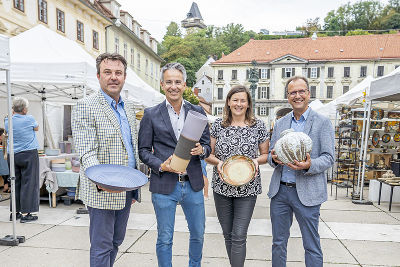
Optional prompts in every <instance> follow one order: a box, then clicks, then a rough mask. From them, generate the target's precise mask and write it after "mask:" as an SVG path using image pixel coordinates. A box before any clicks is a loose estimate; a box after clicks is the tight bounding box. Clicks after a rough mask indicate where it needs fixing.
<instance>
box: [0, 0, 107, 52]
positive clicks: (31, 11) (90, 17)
mask: <svg viewBox="0 0 400 267" xmlns="http://www.w3.org/2000/svg"><path fill="white" fill-rule="evenodd" d="M23 2H24V5H25V6H24V11H23V12H22V11H20V10H18V9H17V8H15V7H14V1H11V0H8V1H6V0H0V33H1V34H4V35H7V36H15V35H18V34H19V33H21V32H24V31H25V30H28V29H30V28H32V27H34V26H36V25H38V24H42V25H44V26H46V27H48V28H49V29H51V30H53V31H55V32H57V33H59V34H61V35H63V36H65V37H67V38H69V39H71V40H74V41H76V42H77V43H78V44H80V45H81V46H82V47H83V48H84V49H85V50H86V51H88V52H89V53H90V54H91V55H93V56H94V57H96V56H97V55H99V54H100V53H102V52H104V51H105V31H104V29H105V27H106V26H107V25H110V24H111V21H109V20H108V19H106V18H105V17H104V16H102V15H100V14H99V13H98V12H96V11H95V10H93V9H92V8H90V7H88V6H87V5H86V4H84V3H83V2H84V1H82V2H81V1H73V0H48V1H47V23H44V22H42V21H40V20H39V15H38V12H39V11H38V10H39V9H38V1H37V0H24V1H23ZM56 9H59V10H61V11H63V12H64V17H65V20H64V21H65V23H64V25H65V30H64V32H62V31H59V30H57V15H56ZM77 20H79V21H80V22H81V23H83V25H84V26H83V28H84V34H83V36H84V40H83V42H81V41H79V40H78V38H77ZM93 31H96V32H97V33H98V35H99V37H98V42H99V47H98V49H96V48H93Z"/></svg>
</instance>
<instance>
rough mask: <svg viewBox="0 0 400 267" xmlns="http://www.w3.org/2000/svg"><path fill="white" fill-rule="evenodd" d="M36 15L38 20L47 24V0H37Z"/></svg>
mask: <svg viewBox="0 0 400 267" xmlns="http://www.w3.org/2000/svg"><path fill="white" fill-rule="evenodd" d="M38 16H39V20H40V21H41V22H43V23H46V24H47V2H46V1H44V0H38Z"/></svg>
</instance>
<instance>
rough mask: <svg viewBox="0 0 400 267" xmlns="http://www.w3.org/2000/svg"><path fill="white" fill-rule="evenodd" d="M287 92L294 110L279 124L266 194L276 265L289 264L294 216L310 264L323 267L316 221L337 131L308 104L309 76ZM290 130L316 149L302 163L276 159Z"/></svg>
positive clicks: (296, 78)
mask: <svg viewBox="0 0 400 267" xmlns="http://www.w3.org/2000/svg"><path fill="white" fill-rule="evenodd" d="M285 90H286V93H287V97H288V102H289V104H290V105H291V106H292V107H293V111H292V112H290V113H289V114H287V115H286V116H285V117H283V118H281V119H279V120H278V121H277V122H276V124H275V126H274V131H273V133H272V138H271V146H270V151H269V157H268V161H269V164H270V165H271V166H272V167H274V168H275V170H274V173H273V174H272V178H271V183H270V186H269V192H268V196H269V197H270V198H271V206H270V216H271V223H272V236H273V244H272V266H274V267H280V266H286V254H287V242H288V239H289V236H290V227H291V225H292V221H293V213H294V214H295V216H296V219H297V222H298V223H299V226H300V230H301V234H302V238H303V247H304V250H305V263H306V266H310V267H311V266H312V267H319V266H321V267H322V265H323V256H322V250H321V244H320V238H319V234H318V222H319V212H320V207H321V204H322V203H323V202H325V201H326V199H327V186H326V177H325V175H324V172H325V171H326V170H327V169H328V168H329V167H331V166H332V165H333V162H334V141H335V139H334V131H333V127H332V124H331V122H330V121H329V119H328V118H326V117H324V116H322V115H320V114H318V113H316V112H315V111H313V110H312V109H311V108H310V107H309V106H308V102H309V100H310V91H309V85H308V81H307V79H306V78H304V77H300V76H294V77H292V78H290V79H289V80H288V81H287V83H286V86H285ZM289 128H292V129H294V131H297V132H304V133H306V134H307V135H309V136H310V138H311V140H312V151H311V154H307V159H306V160H305V161H303V162H297V161H295V162H294V163H293V164H287V165H283V164H282V162H281V161H279V159H278V157H277V156H276V155H275V151H274V146H275V143H276V141H277V140H278V139H279V137H280V134H281V132H282V131H284V130H286V129H289Z"/></svg>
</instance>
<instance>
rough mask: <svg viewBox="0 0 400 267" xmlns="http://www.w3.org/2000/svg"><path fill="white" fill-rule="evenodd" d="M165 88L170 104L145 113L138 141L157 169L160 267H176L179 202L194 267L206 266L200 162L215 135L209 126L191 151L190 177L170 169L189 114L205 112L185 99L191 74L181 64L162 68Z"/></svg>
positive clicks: (142, 155)
mask: <svg viewBox="0 0 400 267" xmlns="http://www.w3.org/2000/svg"><path fill="white" fill-rule="evenodd" d="M161 87H162V89H163V90H164V92H165V96H166V101H164V102H162V103H161V104H158V105H156V106H154V107H151V108H147V109H145V111H144V115H143V118H142V121H141V122H140V129H139V140H138V144H139V158H140V159H141V160H142V161H143V163H145V164H146V165H147V166H149V167H150V168H151V175H150V191H151V192H152V202H153V206H154V211H155V214H156V218H157V230H158V237H157V244H156V252H157V258H158V266H163V267H164V266H168V267H169V266H172V240H173V234H174V225H175V212H176V206H177V204H178V203H180V205H181V206H182V209H183V212H184V213H185V217H186V221H187V223H188V228H189V232H190V243H189V266H200V265H201V258H202V250H203V237H204V228H205V213H204V197H203V191H202V189H203V187H204V182H203V174H202V170H201V163H200V159H203V158H206V157H208V156H209V154H210V151H211V148H210V132H209V129H208V126H207V127H206V128H205V130H204V131H203V134H202V136H201V139H200V141H199V142H198V143H196V147H195V148H193V149H192V151H191V154H192V157H191V159H190V161H189V165H188V166H187V168H186V172H184V173H179V172H178V171H175V170H173V169H172V168H171V167H170V162H171V158H172V154H173V153H174V150H175V147H176V145H177V142H178V139H179V136H180V132H181V131H182V128H183V125H184V122H185V118H186V115H187V113H188V111H189V110H194V111H197V112H200V113H202V114H204V115H205V113H204V111H203V109H202V108H201V107H200V106H194V105H192V104H190V103H189V102H187V101H184V100H183V97H182V95H183V92H184V90H185V88H186V70H185V68H184V67H183V66H182V65H181V64H180V63H168V64H166V65H165V66H164V67H163V68H162V69H161Z"/></svg>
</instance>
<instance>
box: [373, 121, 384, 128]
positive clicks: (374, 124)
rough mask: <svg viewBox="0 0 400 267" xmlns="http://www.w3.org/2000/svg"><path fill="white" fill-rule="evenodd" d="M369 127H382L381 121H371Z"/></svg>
mask: <svg viewBox="0 0 400 267" xmlns="http://www.w3.org/2000/svg"><path fill="white" fill-rule="evenodd" d="M370 129H382V122H381V121H371V124H370Z"/></svg>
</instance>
